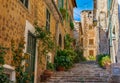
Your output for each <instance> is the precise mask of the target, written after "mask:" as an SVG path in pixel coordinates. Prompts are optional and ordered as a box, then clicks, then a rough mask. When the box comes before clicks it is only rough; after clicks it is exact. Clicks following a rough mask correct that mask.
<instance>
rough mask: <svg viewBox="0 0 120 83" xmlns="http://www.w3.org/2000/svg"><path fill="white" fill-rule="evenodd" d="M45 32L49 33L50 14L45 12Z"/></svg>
mask: <svg viewBox="0 0 120 83" xmlns="http://www.w3.org/2000/svg"><path fill="white" fill-rule="evenodd" d="M46 30H47V31H50V12H49V11H48V10H46Z"/></svg>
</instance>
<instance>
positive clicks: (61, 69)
mask: <svg viewBox="0 0 120 83" xmlns="http://www.w3.org/2000/svg"><path fill="white" fill-rule="evenodd" d="M57 71H65V67H62V66H59V67H57Z"/></svg>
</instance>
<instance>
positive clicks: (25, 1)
mask: <svg viewBox="0 0 120 83" xmlns="http://www.w3.org/2000/svg"><path fill="white" fill-rule="evenodd" d="M20 1H21V2H22V3H23V4H24V5H25V7H26V8H28V5H29V0H20Z"/></svg>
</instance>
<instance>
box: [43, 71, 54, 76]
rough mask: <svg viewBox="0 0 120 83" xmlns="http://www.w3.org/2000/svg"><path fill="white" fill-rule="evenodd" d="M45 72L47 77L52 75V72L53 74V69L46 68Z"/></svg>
mask: <svg viewBox="0 0 120 83" xmlns="http://www.w3.org/2000/svg"><path fill="white" fill-rule="evenodd" d="M43 74H44V75H45V76H47V77H51V76H52V74H53V71H51V70H45V71H44V73H43Z"/></svg>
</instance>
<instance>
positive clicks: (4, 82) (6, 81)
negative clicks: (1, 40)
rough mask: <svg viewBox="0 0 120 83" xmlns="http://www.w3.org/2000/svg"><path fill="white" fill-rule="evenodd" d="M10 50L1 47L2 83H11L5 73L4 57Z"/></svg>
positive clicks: (0, 78) (0, 80) (0, 81)
mask: <svg viewBox="0 0 120 83" xmlns="http://www.w3.org/2000/svg"><path fill="white" fill-rule="evenodd" d="M7 50H8V48H5V47H3V46H1V45H0V83H9V82H10V80H9V78H8V76H7V75H6V74H5V73H4V67H3V65H4V63H5V60H4V57H5V54H6V51H7Z"/></svg>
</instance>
